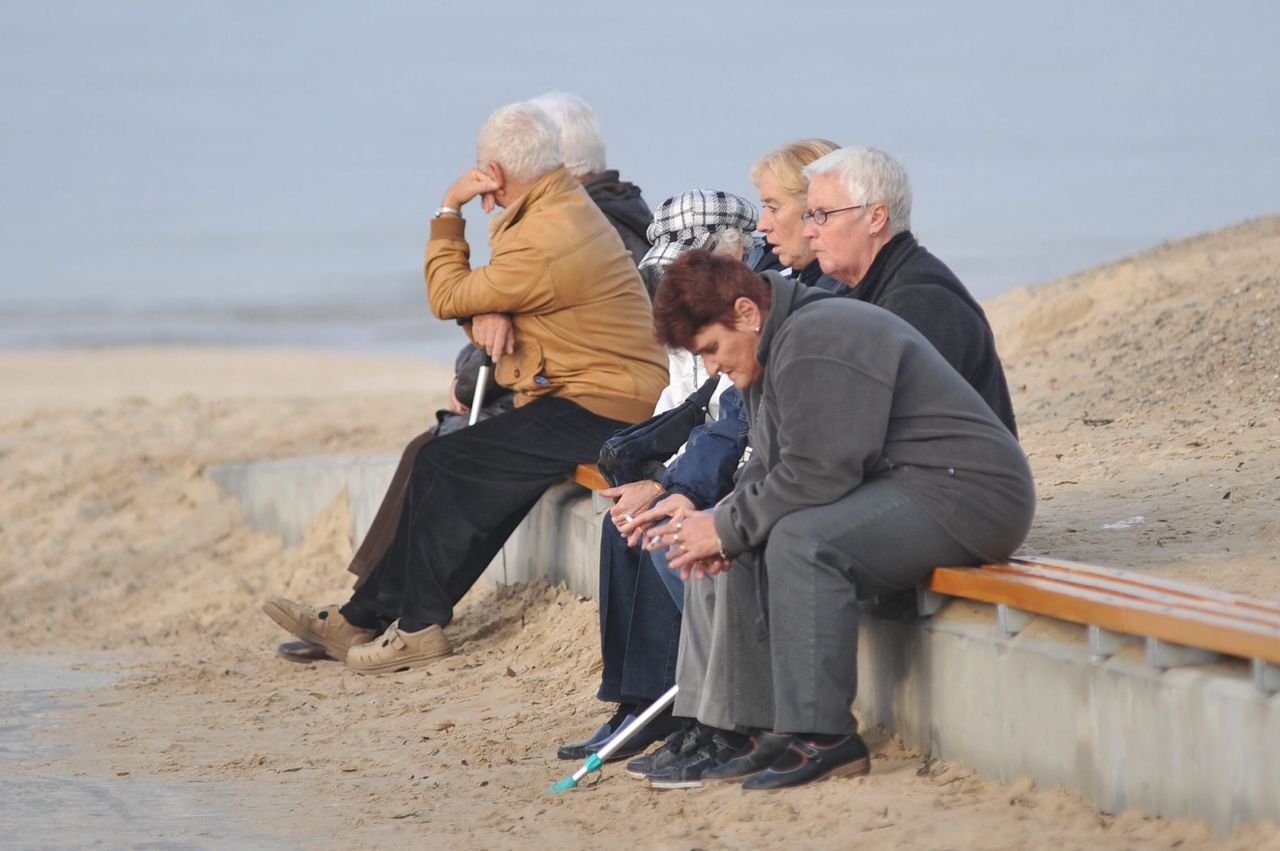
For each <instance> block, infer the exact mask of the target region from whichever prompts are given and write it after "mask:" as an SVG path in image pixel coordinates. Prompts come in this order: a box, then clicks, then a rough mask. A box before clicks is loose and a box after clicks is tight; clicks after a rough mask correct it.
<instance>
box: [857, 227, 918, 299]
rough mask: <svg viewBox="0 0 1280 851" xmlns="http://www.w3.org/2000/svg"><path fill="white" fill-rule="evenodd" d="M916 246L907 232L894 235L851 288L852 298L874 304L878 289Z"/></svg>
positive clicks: (913, 251)
mask: <svg viewBox="0 0 1280 851" xmlns="http://www.w3.org/2000/svg"><path fill="white" fill-rule="evenodd" d="M918 245H919V243H917V242H916V238H915V237H914V236H912V235H911V231H909V230H904V231H902V232H901V233H898V234H894V236H893V238H892V239H890V240H889V241H888V242H886V243H885V244H884V246H883V247H882V248H881V249H880V251H879V252H877V253H876V258H875V259H874V260H872V261H871V266H870V268H868V269H867V273H866V274H865V275H863V276H862V280H861V281H859V282H858V283H857V285H856V286H855V287H854V288H853V297H854V298H856V299H858V300H859V301H869V302H871V303H872V304H875V303H876V296H877V294H878V291H879V290H880V288H881V287H882V286H883V285H884V283H885V282H886V281H888V280H889V279H890V278H892V277H893V276H894V273H896V272H897V271H898V268H899V267H900V266H902V264H903V263H905V262H907V260H908V259H909V258H910V257H911V255H912V254H914V253H915V250H916V247H917V246H918Z"/></svg>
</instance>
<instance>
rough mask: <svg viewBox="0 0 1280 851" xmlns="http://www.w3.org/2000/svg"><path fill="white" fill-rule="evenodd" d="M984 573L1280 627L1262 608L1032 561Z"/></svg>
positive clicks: (1277, 618) (1279, 620)
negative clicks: (1047, 565) (1033, 580)
mask: <svg viewBox="0 0 1280 851" xmlns="http://www.w3.org/2000/svg"><path fill="white" fill-rule="evenodd" d="M982 569H983V570H986V571H989V572H992V573H1002V574H1008V575H1013V576H1028V577H1035V578H1038V579H1045V580H1047V581H1050V582H1061V583H1062V584H1063V585H1065V586H1070V587H1076V588H1085V589H1089V590H1093V591H1101V592H1104V593H1107V594H1114V595H1117V596H1122V597H1129V598H1132V599H1135V600H1145V601H1146V602H1149V603H1155V604H1158V605H1162V606H1171V607H1174V608H1178V607H1182V608H1187V609H1194V610H1196V611H1201V612H1205V613H1208V614H1216V615H1222V616H1223V617H1231V618H1241V619H1243V620H1247V621H1251V622H1253V623H1258V624H1263V625H1267V626H1274V627H1280V613H1276V614H1272V613H1271V612H1269V611H1267V610H1265V609H1255V608H1248V607H1244V606H1238V605H1234V604H1232V603H1224V602H1221V601H1220V600H1219V599H1218V598H1215V597H1208V598H1203V599H1202V598H1200V597H1196V596H1191V595H1187V594H1178V593H1172V592H1170V591H1166V590H1160V588H1161V587H1162V586H1156V587H1155V588H1151V587H1148V586H1147V585H1146V584H1144V583H1139V582H1127V581H1125V580H1124V578H1122V577H1120V578H1117V577H1113V574H1112V573H1106V574H1099V573H1095V572H1088V573H1084V572H1076V571H1063V570H1060V569H1055V568H1052V567H1044V566H1042V565H1039V564H1037V563H1034V562H1021V563H1018V564H988V565H984V566H983V567H982Z"/></svg>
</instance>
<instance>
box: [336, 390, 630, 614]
mask: <svg viewBox="0 0 1280 851" xmlns="http://www.w3.org/2000/svg"><path fill="white" fill-rule="evenodd" d="M625 425H626V423H623V422H619V421H618V420H612V419H609V418H607V417H601V416H598V415H596V414H593V413H591V412H590V411H588V410H586V409H585V408H583V407H581V406H579V405H577V404H576V403H574V402H570V401H568V400H567V399H557V398H554V397H545V398H542V399H538V400H535V401H533V402H531V403H529V404H528V405H525V406H523V407H520V408H516V409H515V410H513V411H510V412H508V413H505V414H501V415H499V416H496V417H493V418H492V419H488V420H483V421H481V422H479V423H476V424H475V425H474V426H470V427H468V428H465V429H462V430H461V431H457V432H453V433H451V434H445V435H441V436H439V437H436V438H435V439H433V440H428V441H424V442H421V443H420V444H419V446H418V448H417V455H416V457H415V458H414V460H413V467H412V470H411V471H410V472H409V474H408V477H407V481H406V482H405V484H404V491H403V496H402V497H401V498H400V513H399V517H398V518H397V522H396V524H395V533H394V537H393V538H392V540H391V542H390V546H389V547H387V549H386V552H385V553H384V554H383V555H382V557H381V558H380V559H379V560H378V562H377V563H376V564H375V565H374V567H373V570H372V572H370V573H369V575H368V577H367V579H366V580H365V581H364V583H363V584H361V585H360V587H359V588H357V589H356V591H355V593H354V594H353V595H352V597H351V601H350V604H349V605H350V606H351V607H353V609H355V610H359V611H360V612H362V613H365V614H366V615H367V614H373V615H375V616H376V617H378V618H380V619H385V620H394V619H396V618H401V619H403V620H404V621H406V623H412V624H414V625H415V626H417V627H420V626H422V625H425V624H439V625H440V626H445V625H447V624H448V623H449V622H450V621H451V620H453V607H454V605H455V604H456V603H457V602H458V601H459V600H461V599H462V597H463V595H464V594H466V593H467V591H468V590H470V588H471V586H472V585H474V584H475V581H476V580H477V579H479V578H480V574H481V573H483V572H484V569H485V568H486V567H487V566H488V565H489V562H490V561H492V560H493V557H494V556H495V555H497V553H498V551H499V550H501V549H502V545H503V544H504V543H505V542H506V540H507V538H508V537H510V535H511V533H512V531H514V530H515V528H516V526H517V525H519V523H520V521H521V520H522V519H524V516H525V515H526V514H528V513H529V509H531V508H532V507H533V505H534V503H536V502H537V501H538V498H539V497H541V496H542V494H543V492H544V491H546V489H547V488H549V487H551V486H552V485H553V484H556V483H557V482H560V481H563V480H564V479H565V478H566V477H567V476H569V475H571V474H572V473H573V471H574V468H575V467H577V465H578V464H587V463H593V462H594V461H595V460H596V458H597V457H598V456H599V453H600V445H601V444H602V443H604V441H605V439H607V438H608V437H609V435H611V434H612V433H613V432H615V431H617V430H618V429H620V428H622V427H624V426H625ZM407 457H408V452H406V460H407ZM393 489H394V485H393ZM392 497H393V495H392V493H390V492H388V499H390V498H392ZM365 619H366V620H367V617H366V618H365Z"/></svg>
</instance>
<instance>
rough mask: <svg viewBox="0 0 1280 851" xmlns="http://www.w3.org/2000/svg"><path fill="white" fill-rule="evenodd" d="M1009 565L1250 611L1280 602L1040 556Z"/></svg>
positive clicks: (1279, 611)
mask: <svg viewBox="0 0 1280 851" xmlns="http://www.w3.org/2000/svg"><path fill="white" fill-rule="evenodd" d="M1009 564H1011V565H1036V566H1039V567H1043V568H1046V569H1050V570H1059V571H1062V572H1065V573H1070V574H1073V575H1076V576H1096V577H1101V578H1107V579H1111V580H1114V581H1117V582H1123V583H1126V584H1129V585H1136V586H1140V587H1144V588H1149V589H1151V590H1154V591H1160V592H1163V593H1169V594H1177V595H1179V596H1183V597H1188V598H1194V599H1198V600H1206V601H1208V600H1212V601H1214V602H1218V603H1222V604H1225V605H1232V606H1239V607H1240V608H1244V609H1249V610H1251V611H1256V612H1263V613H1268V614H1274V615H1280V600H1265V599H1261V598H1258V597H1249V596H1246V595H1244V594H1233V593H1231V592H1229V591H1218V590H1216V589H1213V588H1206V587H1203V586H1200V585H1193V584H1192V583H1190V582H1180V581H1178V580H1176V579H1166V578H1164V577H1162V576H1153V575H1151V574H1148V573H1140V572H1138V571H1133V570H1121V569H1118V568H1113V567H1100V566H1097V565H1092V564H1082V563H1080V562H1074V561H1066V560H1064V559H1049V558H1040V557H1036V558H1014V559H1010V560H1009Z"/></svg>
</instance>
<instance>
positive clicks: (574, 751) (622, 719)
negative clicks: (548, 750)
mask: <svg viewBox="0 0 1280 851" xmlns="http://www.w3.org/2000/svg"><path fill="white" fill-rule="evenodd" d="M634 711H635V706H634V705H633V704H629V703H624V704H621V705H620V706H619V707H618V711H617V712H615V713H613V717H612V718H610V719H609V720H608V721H606V722H604V723H603V724H601V725H600V727H599V729H597V730H596V731H595V732H594V733H592V734H591V738H589V739H587V740H586V741H585V742H579V743H578V744H576V745H562V746H561V747H560V749H559V750H557V751H556V757H557V758H559V759H586V758H587V757H589V756H591V755H592V754H593V753H595V752H596V751H597V750H599V749H600V745H601V744H603V743H604V741H605V739H607V738H609V737H610V736H612V735H613V734H614V733H616V732H618V730H620V729H621V728H622V727H623V725H625V724H628V723H630V722H631V721H632V720H634V719H635V716H634V715H632V714H631V713H632V712H634Z"/></svg>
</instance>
